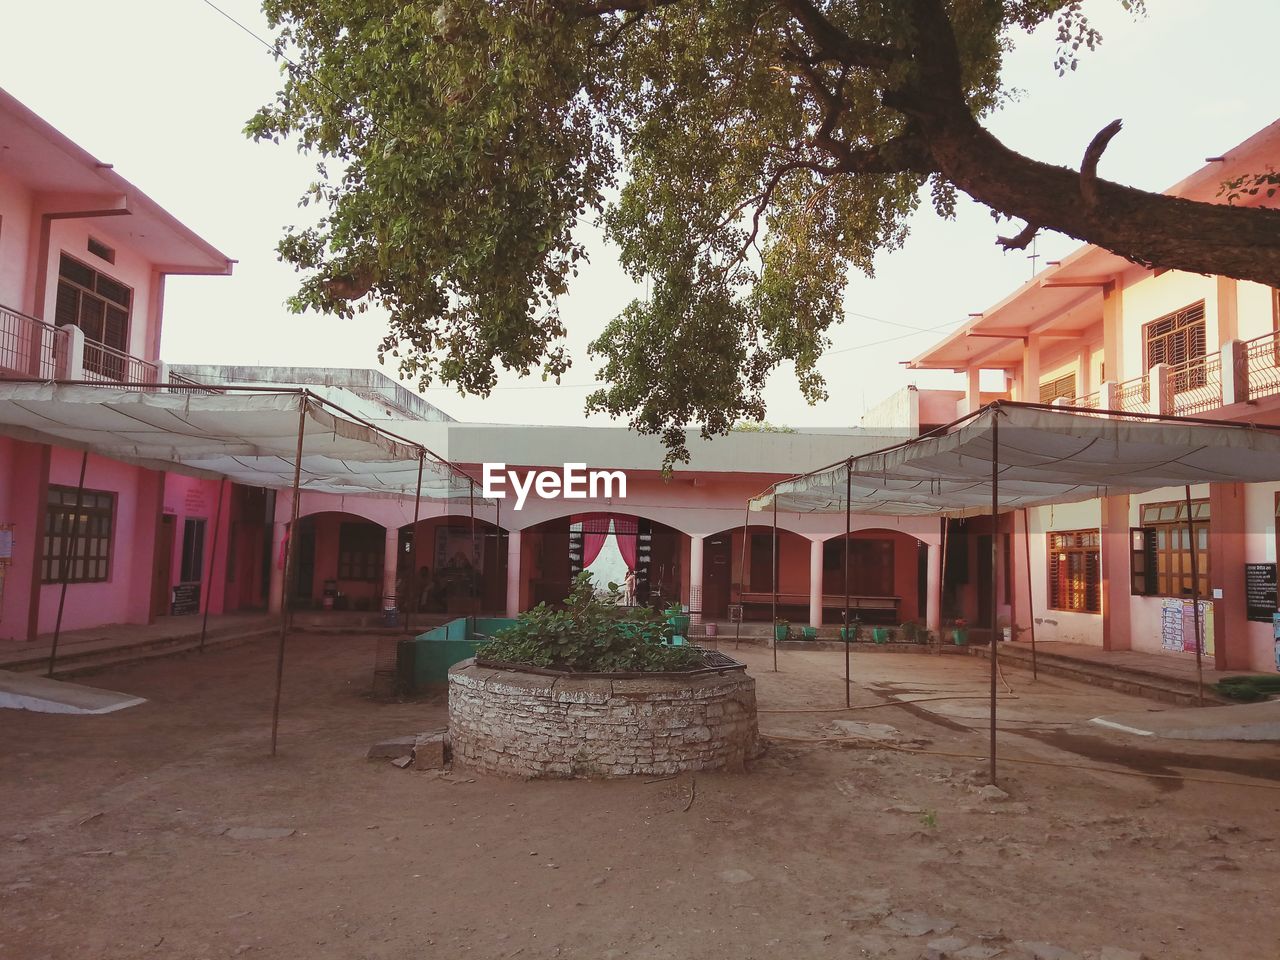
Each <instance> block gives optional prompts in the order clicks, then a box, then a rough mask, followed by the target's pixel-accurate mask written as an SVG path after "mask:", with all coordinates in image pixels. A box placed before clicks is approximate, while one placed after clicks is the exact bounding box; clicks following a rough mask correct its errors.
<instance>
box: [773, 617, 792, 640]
mask: <svg viewBox="0 0 1280 960" xmlns="http://www.w3.org/2000/svg"><path fill="white" fill-rule="evenodd" d="M790 636H791V621H790V620H783V619H782V618H781V617H779V618H778V619H777V620H775V621H773V639H774V640H786V639H787V638H788V637H790Z"/></svg>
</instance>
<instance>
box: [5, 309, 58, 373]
mask: <svg viewBox="0 0 1280 960" xmlns="http://www.w3.org/2000/svg"><path fill="white" fill-rule="evenodd" d="M70 344H71V336H70V332H69V331H67V330H62V329H59V328H57V327H55V326H53V325H52V324H49V323H45V322H44V321H43V320H37V319H36V318H35V317H29V316H27V315H26V314H25V313H22V312H20V311H18V310H14V309H13V308H11V307H6V306H3V305H0V376H2V375H3V374H4V373H9V374H12V375H15V376H23V377H39V378H40V379H48V380H54V379H57V378H59V377H66V376H67V375H68V371H67V360H68V358H69V357H70V354H71V347H70Z"/></svg>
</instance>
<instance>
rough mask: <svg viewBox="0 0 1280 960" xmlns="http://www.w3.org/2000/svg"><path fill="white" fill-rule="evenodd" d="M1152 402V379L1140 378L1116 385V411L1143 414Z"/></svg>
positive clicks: (1144, 376) (1143, 376) (1145, 376)
mask: <svg viewBox="0 0 1280 960" xmlns="http://www.w3.org/2000/svg"><path fill="white" fill-rule="evenodd" d="M1150 400H1151V379H1150V378H1149V377H1148V376H1147V375H1146V374H1145V373H1144V374H1143V375H1142V376H1140V377H1134V379H1132V380H1126V381H1125V382H1124V383H1119V384H1116V409H1118V410H1126V411H1132V412H1137V413H1142V412H1144V411H1145V410H1146V409H1147V403H1148V402H1150Z"/></svg>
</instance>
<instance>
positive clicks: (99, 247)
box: [89, 237, 116, 263]
mask: <svg viewBox="0 0 1280 960" xmlns="http://www.w3.org/2000/svg"><path fill="white" fill-rule="evenodd" d="M89 252H90V253H92V254H93V255H94V256H95V257H97V258H99V259H100V260H105V261H107V263H115V262H116V252H115V251H114V250H112V249H111V248H110V247H109V246H107V245H106V244H105V243H103V242H102V241H101V240H99V239H97V238H96V237H90V238H89Z"/></svg>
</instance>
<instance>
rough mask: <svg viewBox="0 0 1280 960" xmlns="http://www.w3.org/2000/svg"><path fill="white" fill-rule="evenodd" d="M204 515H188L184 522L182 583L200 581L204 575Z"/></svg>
mask: <svg viewBox="0 0 1280 960" xmlns="http://www.w3.org/2000/svg"><path fill="white" fill-rule="evenodd" d="M204 525H205V520H204V518H203V517H187V519H186V520H185V521H184V522H183V524H182V580H181V582H182V583H199V582H200V581H201V579H203V577H204Z"/></svg>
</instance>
